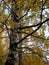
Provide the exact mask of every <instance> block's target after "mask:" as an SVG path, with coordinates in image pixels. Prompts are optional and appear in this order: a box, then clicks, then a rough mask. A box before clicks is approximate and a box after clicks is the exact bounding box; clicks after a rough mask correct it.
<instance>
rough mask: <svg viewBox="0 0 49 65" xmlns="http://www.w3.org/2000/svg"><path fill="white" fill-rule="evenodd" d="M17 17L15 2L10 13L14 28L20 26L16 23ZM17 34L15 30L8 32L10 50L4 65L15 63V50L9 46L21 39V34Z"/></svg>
mask: <svg viewBox="0 0 49 65" xmlns="http://www.w3.org/2000/svg"><path fill="white" fill-rule="evenodd" d="M15 14H16V15H17V8H16V4H15V2H13V4H12V11H11V19H12V20H13V21H15V22H16V27H18V26H20V23H19V22H18V21H17V19H18V16H16V15H15ZM15 32H17V30H14V31H13V30H11V32H10V38H11V40H10V47H9V48H10V50H9V54H8V58H7V61H6V63H5V65H15V63H16V49H15V50H13V48H14V47H11V44H14V43H15V42H17V41H19V40H20V39H21V38H20V37H19V36H21V34H20V35H19V34H18V33H15ZM18 58H19V60H18V62H19V63H18V65H22V54H18Z"/></svg>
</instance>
